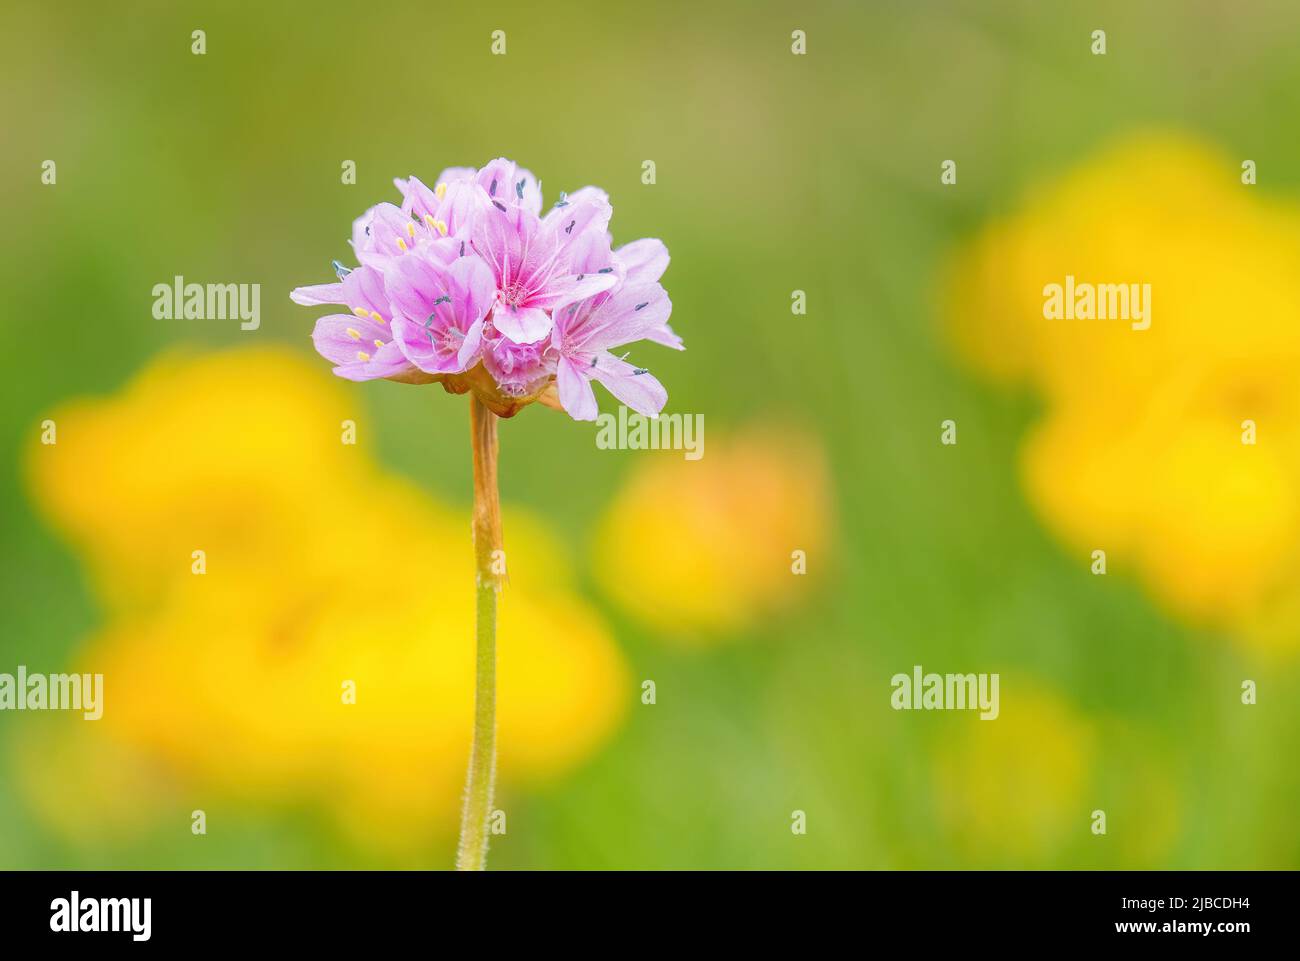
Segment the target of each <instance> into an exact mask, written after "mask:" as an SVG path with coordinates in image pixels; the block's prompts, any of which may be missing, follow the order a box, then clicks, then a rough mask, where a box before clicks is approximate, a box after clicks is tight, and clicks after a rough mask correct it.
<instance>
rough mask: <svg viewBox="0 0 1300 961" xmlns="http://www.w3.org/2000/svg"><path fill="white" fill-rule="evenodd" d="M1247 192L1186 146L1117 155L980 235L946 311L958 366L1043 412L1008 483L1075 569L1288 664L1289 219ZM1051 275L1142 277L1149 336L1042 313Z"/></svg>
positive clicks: (1293, 580) (1296, 442) (1231, 168)
mask: <svg viewBox="0 0 1300 961" xmlns="http://www.w3.org/2000/svg"><path fill="white" fill-rule="evenodd" d="M1263 189H1264V188H1262V187H1257V186H1250V185H1246V184H1243V183H1242V180H1241V167H1240V161H1237V160H1233V159H1231V158H1228V157H1226V156H1224V155H1222V154H1220V153H1217V152H1215V151H1213V150H1211V149H1209V148H1207V147H1205V146H1203V145H1202V144H1199V143H1197V142H1194V141H1191V140H1187V139H1184V138H1181V137H1177V136H1162V135H1151V136H1145V137H1138V138H1134V139H1130V140H1127V141H1125V142H1123V143H1120V144H1118V145H1117V146H1115V147H1114V148H1113V149H1111V150H1109V151H1108V152H1106V153H1104V154H1102V155H1100V156H1098V157H1096V158H1094V159H1092V160H1090V161H1088V162H1087V163H1085V164H1084V165H1083V166H1081V167H1080V168H1078V169H1076V170H1074V171H1072V172H1069V173H1067V174H1066V175H1064V176H1063V177H1061V178H1060V179H1059V180H1057V181H1055V182H1053V183H1051V184H1048V185H1047V186H1045V187H1041V188H1039V189H1037V190H1036V191H1034V192H1032V193H1031V194H1030V195H1029V196H1028V197H1027V198H1026V200H1025V203H1024V205H1023V206H1022V208H1021V209H1020V210H1019V211H1018V212H1017V213H1015V214H1013V215H1012V216H1010V217H1007V218H1005V219H1003V220H1001V221H998V222H996V223H994V224H992V225H991V226H989V227H988V228H987V229H986V230H984V231H983V233H982V234H981V235H980V236H979V237H978V238H977V239H976V240H975V241H974V242H973V243H972V245H971V246H970V248H969V249H968V250H966V251H964V252H963V253H962V255H961V256H960V257H959V259H958V260H957V262H956V263H955V265H954V267H953V269H952V271H951V274H950V276H949V278H948V280H949V282H948V284H947V285H946V298H947V301H946V305H945V314H946V317H947V321H948V329H949V332H950V334H951V336H952V339H953V341H954V343H955V345H956V347H957V349H958V350H959V352H960V353H961V354H962V356H963V357H964V358H965V359H966V360H967V361H968V362H969V363H970V364H971V365H972V366H973V367H974V368H975V369H976V370H977V371H979V372H981V373H982V374H984V375H986V376H988V377H990V378H992V379H994V380H995V381H997V382H999V383H1002V384H1007V385H1011V384H1015V385H1024V386H1027V387H1029V388H1030V389H1031V390H1033V391H1034V392H1035V393H1037V394H1038V395H1039V396H1040V397H1041V398H1042V400H1043V402H1044V410H1043V413H1042V416H1041V419H1040V421H1039V422H1038V423H1037V425H1036V426H1035V428H1034V430H1033V432H1032V433H1031V435H1030V436H1029V438H1028V439H1027V441H1026V443H1025V445H1024V448H1023V452H1022V465H1021V474H1022V478H1023V481H1024V485H1025V488H1026V491H1027V493H1028V495H1029V498H1030V500H1031V501H1032V503H1033V504H1034V506H1035V508H1036V509H1037V510H1038V511H1039V513H1040V514H1041V515H1042V516H1043V517H1044V518H1045V520H1046V522H1047V524H1048V526H1049V527H1050V528H1051V529H1052V530H1054V531H1055V532H1057V533H1058V535H1059V536H1061V537H1062V538H1063V539H1064V540H1065V541H1066V543H1067V544H1068V545H1069V546H1070V548H1071V549H1072V550H1073V551H1074V552H1075V553H1076V554H1078V555H1079V556H1080V557H1081V559H1082V560H1081V563H1085V564H1086V563H1087V561H1088V558H1089V557H1090V556H1091V552H1092V551H1094V550H1105V551H1106V552H1107V559H1108V562H1109V564H1110V565H1111V568H1112V569H1129V570H1133V571H1135V572H1136V573H1137V574H1138V576H1139V577H1140V578H1141V580H1142V581H1143V582H1144V584H1145V585H1146V586H1147V588H1148V589H1149V590H1150V591H1151V593H1152V594H1153V595H1154V596H1155V597H1156V598H1157V600H1158V601H1159V602H1160V603H1161V604H1162V605H1163V606H1164V607H1165V608H1166V609H1168V610H1170V611H1172V612H1174V613H1176V614H1177V615H1179V616H1181V617H1183V618H1185V619H1187V620H1189V621H1191V622H1192V623H1195V624H1199V625H1204V626H1212V627H1219V628H1226V629H1230V630H1232V631H1233V632H1234V633H1236V634H1237V635H1238V636H1240V637H1242V638H1243V639H1246V640H1247V641H1250V642H1253V643H1255V644H1257V645H1260V646H1263V647H1267V648H1272V649H1282V648H1287V649H1294V648H1295V647H1296V646H1297V642H1298V640H1300V416H1297V415H1300V378H1297V377H1296V373H1295V372H1296V370H1297V369H1300V326H1297V324H1296V322H1295V318H1296V316H1297V313H1300V207H1297V205H1296V204H1294V203H1291V202H1283V201H1280V200H1278V199H1276V198H1275V197H1272V196H1270V195H1269V194H1267V193H1264V192H1262V191H1263ZM1067 276H1069V277H1074V278H1076V280H1077V281H1078V282H1080V283H1092V284H1150V285H1151V298H1150V318H1151V326H1150V328H1149V329H1146V330H1136V329H1133V327H1132V325H1131V324H1130V323H1128V322H1126V321H1124V320H1112V321H1102V320H1077V319H1076V320H1060V319H1055V320H1052V319H1046V318H1045V316H1044V300H1045V291H1044V288H1045V286H1046V285H1049V284H1064V282H1065V279H1066V277H1067ZM1247 422H1249V423H1247ZM1252 433H1253V434H1254V437H1255V440H1256V442H1255V443H1253V444H1252V443H1248V442H1243V441H1244V439H1247V440H1248V439H1249V438H1250V437H1251V435H1252Z"/></svg>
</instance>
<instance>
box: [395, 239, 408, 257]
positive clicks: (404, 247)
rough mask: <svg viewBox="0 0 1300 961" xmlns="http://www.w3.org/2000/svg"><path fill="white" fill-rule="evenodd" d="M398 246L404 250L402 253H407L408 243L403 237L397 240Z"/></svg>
mask: <svg viewBox="0 0 1300 961" xmlns="http://www.w3.org/2000/svg"><path fill="white" fill-rule="evenodd" d="M397 246H399V247H401V248H402V253H406V241H405V240H403V239H402V238H401V237H398V238H397Z"/></svg>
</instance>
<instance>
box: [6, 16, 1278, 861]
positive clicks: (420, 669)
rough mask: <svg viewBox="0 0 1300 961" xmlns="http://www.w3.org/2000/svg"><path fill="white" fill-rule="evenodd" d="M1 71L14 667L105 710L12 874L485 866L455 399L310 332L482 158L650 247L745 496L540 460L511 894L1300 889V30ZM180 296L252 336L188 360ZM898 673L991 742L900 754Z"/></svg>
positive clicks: (540, 424) (1040, 23)
mask: <svg viewBox="0 0 1300 961" xmlns="http://www.w3.org/2000/svg"><path fill="white" fill-rule="evenodd" d="M4 19H5V29H4V31H3V34H2V35H0V64H3V67H0V70H3V71H4V75H5V83H4V84H3V85H0V105H2V110H3V121H4V122H3V127H4V130H5V135H4V142H5V149H4V150H3V151H0V174H2V175H0V203H2V204H3V210H4V213H5V217H4V220H5V223H6V226H7V227H8V229H7V230H6V231H5V232H4V235H3V237H2V238H0V279H2V280H3V289H4V291H5V296H4V306H3V309H0V323H3V325H4V329H5V332H6V334H7V337H6V340H7V342H8V343H9V344H10V349H9V357H10V363H9V365H8V367H7V370H6V373H5V376H4V377H3V378H0V400H2V401H3V402H2V403H0V463H2V464H3V470H2V471H0V497H2V498H3V501H4V503H5V505H6V506H5V509H4V511H3V513H2V514H0V535H2V537H3V545H4V550H3V555H2V556H0V671H7V672H13V671H14V670H15V668H16V667H17V665H18V664H25V665H26V666H27V667H28V669H29V670H30V671H45V672H49V671H60V670H71V669H82V670H87V671H103V672H104V673H105V674H106V685H107V694H106V698H107V701H106V713H105V718H104V719H103V720H102V721H99V722H95V723H90V722H86V721H83V720H81V719H80V717H78V716H75V715H71V714H55V713H44V714H32V713H24V714H17V713H10V712H3V713H0V867H5V868H53V867H59V868H102V867H113V868H143V867H195V868H198V867H217V868H224V867H232V868H233V867H254V868H258V867H265V868H271V867H294V868H299V867H302V868H307V867H389V866H392V867H441V866H446V865H449V864H450V863H451V860H452V851H453V847H454V837H453V832H454V825H455V818H456V811H457V805H458V802H459V796H460V785H461V779H462V778H463V772H464V764H465V761H466V759H467V752H468V736H469V718H470V698H471V694H470V671H471V668H472V661H471V634H470V623H471V621H470V600H469V596H468V595H469V590H470V584H471V577H472V573H471V562H470V545H469V538H468V535H469V524H468V507H469V503H468V501H469V491H470V483H469V482H470V478H469V450H468V441H467V436H466V435H467V423H466V421H467V413H466V410H465V401H464V398H456V397H451V396H448V395H445V394H444V393H443V392H442V391H441V390H440V389H439V388H437V387H426V388H413V387H409V386H405V385H397V384H388V383H377V384H367V385H354V384H349V383H345V382H343V381H341V380H338V379H337V378H334V377H332V376H331V375H330V373H329V371H328V365H327V364H326V363H325V362H324V361H322V360H320V359H319V358H317V357H315V356H314V354H313V353H312V351H311V345H310V342H309V340H308V334H309V332H310V330H311V326H312V323H313V320H314V316H315V314H316V313H317V312H313V311H310V310H307V309H303V308H299V307H296V306H294V305H292V304H291V303H290V302H289V300H288V291H289V290H290V289H291V288H293V287H295V286H298V285H301V284H304V283H314V282H323V281H325V280H328V279H330V275H329V270H328V263H329V261H330V259H331V258H335V257H338V258H341V259H344V260H345V261H349V258H348V256H347V255H348V248H347V245H346V238H347V237H348V235H349V230H350V223H351V220H352V218H353V217H355V216H356V215H357V214H358V213H359V212H360V211H361V210H362V209H364V208H365V207H367V206H369V205H371V204H373V203H376V202H378V201H380V200H384V199H389V200H391V199H394V198H395V197H396V192H395V191H394V189H393V187H392V178H393V177H397V176H407V175H410V174H416V175H418V176H421V177H422V178H425V179H430V180H431V178H433V177H434V176H435V175H436V173H437V172H438V171H439V170H441V169H442V168H444V167H446V166H449V165H459V164H471V165H478V164H482V163H484V162H486V161H487V160H489V159H491V158H492V157H495V156H500V155H504V156H508V157H511V158H513V159H515V160H517V161H519V162H520V163H522V164H524V165H526V166H528V167H529V168H531V169H532V170H533V171H535V172H536V173H537V174H538V175H539V176H540V177H541V178H542V180H543V190H544V192H545V194H546V198H547V201H548V203H549V202H550V201H551V200H553V199H554V197H555V194H556V192H557V191H558V190H561V189H567V190H572V189H576V188H578V187H580V186H583V185H586V184H589V183H590V184H597V185H600V186H602V187H604V188H605V189H607V190H608V191H609V193H610V195H611V199H612V202H613V204H614V208H615V215H614V220H613V222H612V230H613V232H614V236H615V239H616V241H617V242H620V243H621V242H626V241H628V240H632V239H636V238H638V237H643V236H658V237H661V238H662V239H663V240H664V241H665V242H666V243H667V245H668V247H669V249H670V251H671V252H672V256H673V262H672V265H671V267H670V268H669V270H668V272H667V274H666V276H665V279H664V283H665V286H666V287H667V289H668V291H669V294H670V296H671V297H672V299H673V303H674V308H675V309H674V313H673V321H672V322H673V326H674V328H675V329H676V330H677V331H678V332H679V333H681V334H682V335H683V336H684V337H685V339H686V344H687V348H688V349H687V351H686V352H685V353H683V354H674V353H672V352H669V351H656V350H655V348H654V347H653V346H651V347H648V348H646V350H645V351H643V353H642V354H641V355H638V358H639V359H640V358H641V357H642V356H644V359H643V360H642V362H644V363H646V364H647V365H648V366H651V367H653V369H654V370H655V372H656V374H657V375H658V376H659V377H660V379H661V380H662V381H663V382H664V383H665V384H666V385H667V386H668V389H669V395H670V400H669V410H670V411H677V412H684V413H702V414H703V415H704V418H705V456H704V457H703V459H702V460H700V461H698V462H686V461H685V460H683V459H682V458H681V456H680V455H679V454H674V453H667V452H631V451H605V450H599V449H597V447H596V444H595V442H594V429H593V428H592V427H591V425H581V424H575V423H573V422H571V421H569V420H568V419H567V418H565V417H563V416H560V415H558V414H556V413H555V412H552V411H549V410H546V409H543V408H540V407H539V408H531V409H529V410H527V411H525V412H524V413H523V414H522V415H520V416H519V417H517V418H515V419H513V420H511V421H509V422H506V423H504V424H503V425H502V483H503V500H504V502H505V536H506V543H507V549H508V551H509V554H510V558H511V588H510V591H509V593H508V594H507V596H506V599H505V602H504V603H505V614H504V618H505V621H504V624H503V628H502V631H503V633H502V639H501V658H502V672H503V676H502V701H503V706H502V719H501V741H502V757H501V771H500V774H501V789H500V798H499V807H500V808H501V809H502V810H503V811H505V812H506V815H507V833H506V834H505V835H503V836H499V837H496V838H495V839H494V841H493V846H492V851H491V857H490V863H491V866H492V867H494V868H850V867H853V868H859V867H860V868H922V867H928V868H962V867H1077V868H1099V867H1122V868H1146V867H1172V868H1229V867H1233V868H1253V867H1290V868H1294V867H1297V866H1300V824H1298V822H1297V820H1296V817H1295V812H1296V809H1297V802H1298V801H1300V773H1298V772H1297V769H1296V764H1295V758H1296V757H1297V756H1300V726H1298V723H1297V722H1300V703H1298V702H1300V675H1298V673H1297V666H1296V654H1297V650H1298V649H1300V579H1298V578H1297V576H1296V571H1297V566H1296V563H1295V562H1296V560H1297V558H1298V556H1300V521H1298V520H1297V515H1300V511H1298V510H1297V507H1298V505H1300V433H1298V431H1300V426H1298V423H1300V422H1298V421H1297V416H1300V397H1298V396H1297V392H1298V390H1300V389H1298V388H1297V387H1296V385H1295V383H1294V381H1295V380H1296V378H1295V377H1294V372H1295V370H1296V366H1295V363H1296V361H1297V359H1300V328H1297V326H1296V321H1295V318H1296V316H1297V308H1300V281H1297V278H1300V215H1297V207H1296V199H1297V198H1300V138H1298V137H1297V134H1296V131H1295V129H1294V124H1290V123H1288V122H1287V118H1288V117H1291V116H1294V115H1295V113H1296V108H1297V106H1298V104H1297V100H1298V99H1300V93H1297V91H1300V57H1297V56H1296V49H1297V48H1296V44H1297V40H1298V39H1300V8H1297V7H1296V6H1295V5H1294V4H1292V3H1289V2H1284V0H1278V2H1251V3H1244V4H1243V3H1229V2H1222V3H1211V2H1175V0H1169V2H1151V3H1143V4H1130V3H1126V2H1115V3H1088V4H1083V3H1050V4H1049V3H1038V2H1023V3H1012V2H1003V3H979V2H969V3H915V4H912V3H850V2H839V3H830V2H824V3H801V4H778V3H767V2H749V0H747V2H734V3H716V4H715V3H710V4H699V3H674V2H664V3H656V4H651V5H644V4H637V5H632V4H628V5H621V4H607V5H599V4H590V3H570V2H566V0H556V2H551V3H546V4H534V3H512V2H503V3H498V4H492V5H488V6H486V7H481V8H473V7H472V6H470V5H464V4H458V5H450V4H439V3H419V4H416V3H386V4H372V5H367V6H358V5H356V4H351V3H334V2H323V3H313V4H289V3H284V4H258V3H246V4H241V3H187V4H171V3H161V2H158V3H135V4H130V5H128V6H127V7H125V8H123V7H114V8H112V9H109V8H108V7H105V6H104V5H102V4H91V3H63V4H57V5H52V4H37V3H29V2H18V3H14V4H10V5H9V6H8V7H7V9H6V13H5V17H4ZM195 29H203V30H205V31H206V42H207V53H206V54H205V55H203V56H195V55H193V54H192V53H191V42H192V41H191V32H192V31H193V30H195ZM496 29H502V30H505V31H506V34H507V51H508V52H507V54H506V56H503V57H501V56H492V55H490V53H489V46H490V34H491V32H492V31H493V30H496ZM796 29H801V30H804V31H806V34H807V50H808V52H807V54H806V55H804V56H795V55H793V54H792V53H791V32H792V31H793V30H796ZM1096 29H1104V30H1105V31H1106V33H1107V47H1108V50H1107V53H1106V55H1105V56H1094V55H1093V54H1092V53H1091V52H1090V47H1091V44H1092V40H1091V36H1090V35H1091V33H1092V31H1093V30H1096ZM1247 158H1249V159H1253V160H1254V161H1255V162H1256V164H1257V165H1258V171H1259V173H1258V183H1257V184H1256V185H1253V186H1245V185H1243V184H1242V183H1241V181H1240V164H1241V161H1242V160H1243V159H1247ZM47 159H53V160H54V161H55V162H56V163H57V178H58V179H57V184H55V185H53V186H46V185H42V183H41V182H40V174H41V163H42V162H43V161H45V160H47ZM647 159H651V160H654V161H655V164H656V166H657V182H656V183H655V184H654V185H644V184H642V182H641V171H642V162H643V161H644V160H647ZM945 159H954V160H956V162H957V172H958V181H957V184H956V185H954V186H943V185H941V184H940V177H939V174H940V163H941V162H942V161H943V160H945ZM345 160H354V161H355V162H356V165H357V171H358V174H357V183H356V184H355V185H344V184H342V183H341V182H340V170H341V168H340V165H341V164H342V162H343V161H345ZM1067 272H1069V273H1074V274H1076V275H1077V276H1079V277H1080V279H1086V278H1088V277H1091V278H1093V279H1096V280H1098V281H1115V282H1128V281H1132V282H1140V281H1144V280H1145V281H1148V282H1152V283H1153V284H1154V286H1155V293H1154V295H1153V296H1154V304H1153V307H1154V322H1153V328H1152V330H1151V331H1148V332H1146V333H1145V334H1142V333H1136V332H1130V331H1128V330H1127V329H1126V328H1125V327H1124V326H1123V325H1122V324H1121V325H1110V326H1107V325H1105V324H1093V325H1087V324H1083V325H1081V326H1074V327H1068V328H1067V327H1061V326H1057V327H1047V326H1045V325H1046V322H1044V321H1043V320H1042V318H1041V313H1038V311H1040V309H1041V287H1042V285H1043V284H1044V283H1048V282H1053V281H1056V282H1060V281H1061V279H1062V278H1063V276H1064V274H1065V273H1067ZM177 274H182V275H184V276H185V277H186V279H187V280H191V281H195V282H200V283H209V282H213V283H218V282H219V283H258V284H261V296H262V301H261V313H262V325H261V329H260V330H258V331H256V332H241V331H240V330H239V329H238V325H237V323H235V322H232V321H215V320H204V321H184V320H176V321H159V320H155V319H154V318H153V316H152V314H151V308H152V294H151V291H152V288H153V285H154V284H157V283H168V282H170V281H171V278H172V277H173V276H175V275H177ZM794 290H803V291H806V293H807V304H808V307H807V314H806V315H793V314H792V313H791V309H790V304H791V292H792V291H794ZM652 352H653V356H651V353H652ZM602 404H603V405H604V406H605V409H606V410H612V409H613V406H612V404H611V403H610V402H609V398H608V397H605V398H603V400H602ZM949 418H951V419H953V420H955V421H956V422H957V425H958V443H957V445H955V446H942V445H941V444H940V443H939V435H940V426H939V425H940V423H941V422H942V421H943V420H945V419H949ZM1246 418H1252V419H1255V420H1256V421H1257V422H1258V424H1259V441H1258V443H1257V444H1256V445H1255V446H1253V447H1252V446H1246V445H1243V444H1241V443H1240V438H1239V435H1240V427H1239V424H1240V422H1241V421H1242V420H1243V419H1246ZM46 419H53V420H54V421H55V422H56V424H57V430H58V443H57V444H56V445H53V446H44V445H41V444H40V443H39V438H40V435H41V425H42V422H43V421H45V420H46ZM347 419H351V420H354V421H355V423H356V425H357V434H358V443H357V444H356V445H355V446H345V445H343V444H341V443H340V424H341V422H342V421H343V420H347ZM1095 548H1104V549H1107V551H1108V560H1109V569H1108V573H1107V574H1106V576H1104V577H1102V576H1095V575H1093V574H1092V573H1091V572H1090V564H1091V557H1090V554H1091V551H1092V550H1093V549H1095ZM195 549H204V550H206V551H207V552H208V570H209V572H208V574H206V575H205V576H203V577H197V576H194V575H193V574H192V573H191V570H190V565H191V551H192V550H195ZM795 550H803V551H806V552H807V558H808V560H807V567H808V572H807V574H805V575H802V576H799V575H794V574H792V573H791V569H790V566H791V553H792V551H795ZM914 664H921V665H923V666H924V667H925V668H926V669H927V670H936V671H941V672H944V671H961V672H965V671H973V672H998V673H1000V675H1001V717H1000V718H999V719H998V720H997V721H995V722H982V721H979V720H977V719H976V718H975V717H974V716H973V715H971V714H966V713H961V712H895V711H893V710H891V709H890V706H889V695H890V686H889V679H890V677H891V676H892V675H893V674H895V673H896V672H900V671H901V672H907V671H910V669H911V667H912V665H914ZM348 679H351V680H355V681H356V683H357V691H358V696H357V703H356V704H355V705H344V704H342V703H341V698H340V685H341V683H342V682H343V681H344V680H348ZM1244 679H1252V680H1254V681H1256V682H1257V684H1258V690H1259V702H1258V703H1257V704H1255V705H1253V706H1245V705H1243V704H1242V703H1241V699H1240V691H1241V683H1242V681H1243V680H1244ZM645 680H653V681H654V683H655V687H656V703H654V704H653V705H646V704H644V703H642V691H643V687H642V685H643V682H644V681H645ZM198 809H202V810H203V811H204V812H205V813H206V816H207V834H206V835H204V836H196V835H194V834H193V833H192V832H191V812H192V811H194V810H198ZM1096 809H1103V810H1105V811H1106V812H1107V827H1108V833H1107V835H1106V836H1104V837H1097V836H1094V835H1093V834H1092V833H1091V832H1090V830H1089V826H1090V823H1091V822H1090V814H1091V812H1092V811H1093V810H1096ZM796 810H800V811H804V812H806V815H807V824H808V831H807V834H806V835H795V834H793V833H792V831H791V813H792V812H793V811H796Z"/></svg>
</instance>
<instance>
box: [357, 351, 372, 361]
mask: <svg viewBox="0 0 1300 961" xmlns="http://www.w3.org/2000/svg"><path fill="white" fill-rule="evenodd" d="M369 359H370V355H369V354H367V353H366V352H365V351H364V350H359V351H357V360H359V361H362V362H363V363H364V362H365V361H367V360H369Z"/></svg>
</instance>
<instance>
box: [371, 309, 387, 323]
mask: <svg viewBox="0 0 1300 961" xmlns="http://www.w3.org/2000/svg"><path fill="white" fill-rule="evenodd" d="M370 316H371V317H373V318H374V320H375V323H377V324H386V323H388V321H386V320H384V318H383V317H381V316H380V315H379V311H377V310H372V311H371V312H370Z"/></svg>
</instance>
